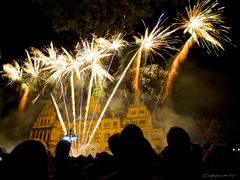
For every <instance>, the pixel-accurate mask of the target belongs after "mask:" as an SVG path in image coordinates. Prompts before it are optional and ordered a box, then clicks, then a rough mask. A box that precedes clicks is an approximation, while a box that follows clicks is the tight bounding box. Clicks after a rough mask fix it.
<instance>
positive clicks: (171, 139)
mask: <svg viewBox="0 0 240 180" xmlns="http://www.w3.org/2000/svg"><path fill="white" fill-rule="evenodd" d="M167 143H168V146H169V147H171V148H176V149H177V150H183V151H189V150H190V148H191V140H190V136H189V134H188V133H187V132H186V131H185V130H184V129H183V128H181V127H171V128H170V130H169V131H168V133H167Z"/></svg>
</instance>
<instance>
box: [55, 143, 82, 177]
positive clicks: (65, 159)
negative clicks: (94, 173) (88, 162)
mask: <svg viewBox="0 0 240 180" xmlns="http://www.w3.org/2000/svg"><path fill="white" fill-rule="evenodd" d="M70 150H71V142H69V141H67V140H64V139H61V140H60V141H59V142H58V143H57V146H56V149H55V157H54V162H55V168H56V179H57V180H68V179H76V178H80V175H81V173H80V172H79V176H78V175H77V171H78V166H77V164H75V163H73V161H72V159H71V158H70Z"/></svg>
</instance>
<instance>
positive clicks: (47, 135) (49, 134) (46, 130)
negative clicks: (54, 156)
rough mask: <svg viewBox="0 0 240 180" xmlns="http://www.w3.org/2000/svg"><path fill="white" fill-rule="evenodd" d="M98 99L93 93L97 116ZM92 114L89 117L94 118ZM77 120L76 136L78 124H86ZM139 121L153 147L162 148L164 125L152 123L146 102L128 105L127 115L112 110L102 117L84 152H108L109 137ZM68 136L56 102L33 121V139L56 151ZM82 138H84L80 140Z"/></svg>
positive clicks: (93, 121)
mask: <svg viewBox="0 0 240 180" xmlns="http://www.w3.org/2000/svg"><path fill="white" fill-rule="evenodd" d="M97 100H98V97H96V96H92V97H91V101H90V108H89V114H90V115H91V114H92V113H93V111H94V109H95V116H96V117H97V116H98V115H99V114H100V112H101V105H100V103H99V105H98V106H97V107H96V108H95V104H96V102H97ZM90 115H89V117H91V116H90ZM97 120H98V118H95V119H93V120H92V126H91V127H90V128H89V133H88V134H87V135H88V138H89V136H90V135H91V133H92V130H93V128H94V127H95V125H96V122H97ZM89 122H90V120H87V126H86V127H89V126H88V125H89ZM79 123H80V122H78V121H76V136H77V137H81V134H80V136H79V133H81V132H79V131H78V127H79V125H80V126H81V127H83V123H84V122H83V121H81V123H80V124H79ZM130 123H132V124H136V125H138V126H139V127H140V128H141V129H142V131H143V133H144V136H145V137H146V138H147V139H148V140H149V141H150V142H151V144H152V146H153V148H154V149H155V150H156V151H158V152H159V151H160V150H161V148H163V146H164V145H165V137H164V132H163V129H162V128H153V124H152V115H151V113H150V111H149V110H148V109H147V107H146V106H145V105H143V104H138V105H131V106H129V107H127V113H126V115H125V116H123V117H116V116H113V115H111V113H109V112H106V113H105V116H104V117H103V118H102V120H101V123H100V125H99V126H98V129H97V130H96V132H95V134H94V136H93V138H92V141H91V143H90V144H91V146H90V147H89V149H86V150H85V151H86V152H81V154H89V153H91V154H93V155H95V154H96V152H101V151H107V152H109V149H108V138H109V137H110V136H111V135H112V134H114V133H120V132H121V131H122V129H123V128H124V127H125V126H126V125H127V124H130ZM70 127H72V123H71V125H70ZM80 129H81V128H80ZM64 136H65V134H64V132H63V130H62V127H61V124H60V121H59V119H58V116H57V113H56V111H55V108H54V105H53V104H52V102H49V103H48V104H47V105H46V106H45V107H44V108H43V109H42V112H41V113H40V114H39V115H38V117H37V120H36V121H35V122H34V123H33V125H32V128H31V130H30V134H29V138H30V139H41V140H42V141H44V142H45V143H46V145H47V147H48V149H49V150H50V152H52V153H54V150H55V147H56V144H57V142H58V141H59V140H60V139H62V138H63V137H64ZM78 140H80V138H79V139H78Z"/></svg>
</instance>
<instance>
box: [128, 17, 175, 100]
mask: <svg viewBox="0 0 240 180" xmlns="http://www.w3.org/2000/svg"><path fill="white" fill-rule="evenodd" d="M163 15H164V14H162V15H161V16H160V17H159V19H158V22H157V24H156V25H155V27H154V28H153V30H152V31H151V32H150V33H149V31H148V28H147V29H146V31H145V34H144V36H140V38H138V37H136V36H134V38H135V40H136V44H139V45H140V47H139V51H138V54H137V56H136V59H135V61H134V63H133V68H134V71H133V72H134V73H135V76H134V82H133V89H134V91H135V94H136V97H137V100H138V101H139V100H140V99H139V98H140V89H139V74H140V67H141V58H142V54H143V53H144V54H145V55H146V57H147V56H148V55H151V53H152V54H156V55H160V56H161V57H162V58H164V57H163V55H162V54H161V53H160V52H159V51H158V50H159V49H161V50H165V51H167V49H171V50H175V48H174V47H172V46H171V44H173V43H175V39H174V38H173V37H171V35H172V33H173V32H175V31H176V30H175V29H173V30H171V26H169V27H167V28H165V29H164V28H163V27H162V24H163V22H164V21H163V20H162V17H163Z"/></svg>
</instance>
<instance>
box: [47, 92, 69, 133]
mask: <svg viewBox="0 0 240 180" xmlns="http://www.w3.org/2000/svg"><path fill="white" fill-rule="evenodd" d="M50 95H51V97H52V101H53V104H54V106H55V109H56V111H57V115H58V119H59V121H60V124H61V126H62V129H63V132H64V134H67V129H66V127H65V124H64V121H63V118H62V115H61V112H60V110H59V108H58V105H57V103H56V100H55V99H54V97H53V95H52V93H50Z"/></svg>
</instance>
